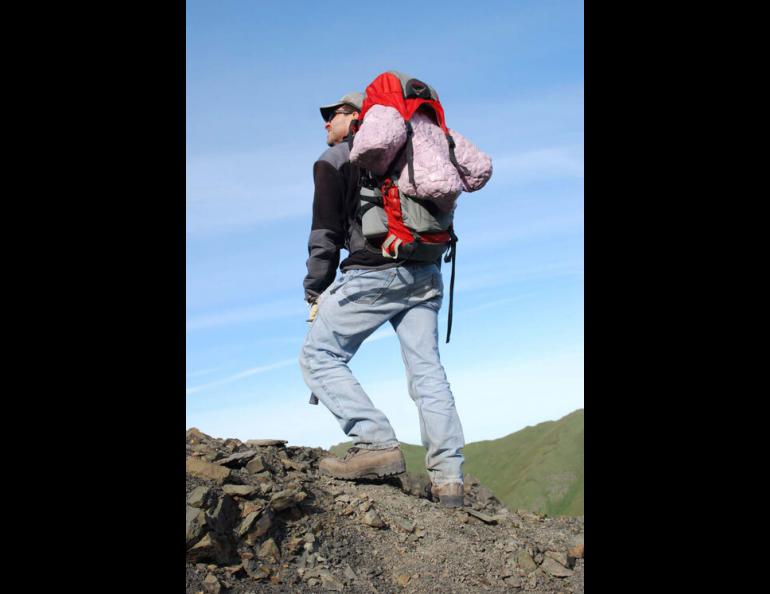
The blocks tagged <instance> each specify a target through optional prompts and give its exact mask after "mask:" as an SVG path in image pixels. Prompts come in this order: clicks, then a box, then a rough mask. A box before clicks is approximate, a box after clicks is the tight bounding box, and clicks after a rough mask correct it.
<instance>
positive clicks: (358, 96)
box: [321, 93, 366, 121]
mask: <svg viewBox="0 0 770 594" xmlns="http://www.w3.org/2000/svg"><path fill="white" fill-rule="evenodd" d="M365 98H366V95H365V94H364V93H348V94H347V95H343V96H342V97H341V98H340V100H339V101H336V102H334V103H330V104H329V105H322V106H321V117H322V118H323V119H324V121H326V118H327V116H328V115H329V114H330V113H331V112H333V111H334V110H335V109H337V108H338V107H340V106H341V105H349V106H350V107H353V108H355V110H356V111H361V106H362V105H363V103H364V99H365Z"/></svg>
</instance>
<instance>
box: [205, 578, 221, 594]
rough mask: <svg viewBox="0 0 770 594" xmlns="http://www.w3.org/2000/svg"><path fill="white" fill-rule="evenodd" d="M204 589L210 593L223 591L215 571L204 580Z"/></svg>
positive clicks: (217, 593) (216, 593) (214, 593)
mask: <svg viewBox="0 0 770 594" xmlns="http://www.w3.org/2000/svg"><path fill="white" fill-rule="evenodd" d="M203 589H204V590H205V591H206V592H208V594H220V593H221V592H222V584H220V583H219V580H218V579H217V576H215V575H214V574H213V573H209V574H208V575H207V576H206V579H205V580H203Z"/></svg>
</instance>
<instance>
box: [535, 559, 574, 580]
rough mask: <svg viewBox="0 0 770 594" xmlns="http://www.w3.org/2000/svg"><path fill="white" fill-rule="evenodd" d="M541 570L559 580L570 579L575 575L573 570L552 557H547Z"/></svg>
mask: <svg viewBox="0 0 770 594" xmlns="http://www.w3.org/2000/svg"><path fill="white" fill-rule="evenodd" d="M540 569H542V570H543V571H545V572H546V573H547V574H548V575H551V576H553V577H557V578H565V577H569V576H571V575H572V573H573V571H572V570H571V569H567V568H566V567H564V566H563V565H562V564H561V563H559V562H558V561H556V560H555V559H553V558H551V557H546V558H545V559H544V560H543V563H542V565H541V566H540Z"/></svg>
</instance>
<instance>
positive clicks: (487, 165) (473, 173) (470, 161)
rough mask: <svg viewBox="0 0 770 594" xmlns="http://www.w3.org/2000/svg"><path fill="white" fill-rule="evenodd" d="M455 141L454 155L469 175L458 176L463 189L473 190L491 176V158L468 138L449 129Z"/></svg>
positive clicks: (478, 187)
mask: <svg viewBox="0 0 770 594" xmlns="http://www.w3.org/2000/svg"><path fill="white" fill-rule="evenodd" d="M449 133H450V134H451V135H452V138H454V141H455V157H456V158H457V162H458V163H459V164H460V165H462V166H463V167H465V168H466V169H467V170H468V171H469V173H470V175H463V176H460V177H461V179H462V182H463V189H464V190H465V191H466V192H475V191H477V190H480V189H481V188H483V187H484V185H485V184H486V183H487V182H488V181H489V178H490V177H492V159H491V157H490V156H489V155H487V154H486V153H483V152H481V151H480V150H479V149H477V148H476V145H474V144H473V143H472V142H471V141H470V140H468V139H467V138H465V136H463V135H462V134H460V133H459V132H457V131H456V130H451V129H450V130H449Z"/></svg>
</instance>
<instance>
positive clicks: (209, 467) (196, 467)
mask: <svg viewBox="0 0 770 594" xmlns="http://www.w3.org/2000/svg"><path fill="white" fill-rule="evenodd" d="M185 468H186V471H187V474H190V475H192V476H197V477H198V478H202V479H206V480H210V481H215V482H216V483H217V484H218V485H221V484H223V483H224V482H225V481H226V480H227V479H228V478H230V469H229V468H225V467H224V466H219V465H218V464H211V463H210V462H206V461H205V460H200V459H199V458H193V457H189V458H187V462H186V466H185Z"/></svg>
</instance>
